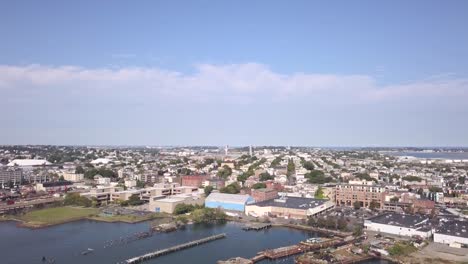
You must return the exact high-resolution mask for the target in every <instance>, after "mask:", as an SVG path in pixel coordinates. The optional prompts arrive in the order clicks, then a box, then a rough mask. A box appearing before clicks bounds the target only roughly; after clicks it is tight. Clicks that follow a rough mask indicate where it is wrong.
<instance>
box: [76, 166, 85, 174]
mask: <svg viewBox="0 0 468 264" xmlns="http://www.w3.org/2000/svg"><path fill="white" fill-rule="evenodd" d="M75 173H76V174H83V173H85V170H84V169H83V167H81V166H77V167H76V168H75Z"/></svg>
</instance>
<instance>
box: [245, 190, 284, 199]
mask: <svg viewBox="0 0 468 264" xmlns="http://www.w3.org/2000/svg"><path fill="white" fill-rule="evenodd" d="M251 196H252V197H253V198H254V200H255V202H262V201H266V200H272V199H275V198H277V197H278V191H276V190H274V189H267V188H263V189H252V191H251Z"/></svg>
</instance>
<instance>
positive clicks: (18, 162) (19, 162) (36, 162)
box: [7, 159, 52, 167]
mask: <svg viewBox="0 0 468 264" xmlns="http://www.w3.org/2000/svg"><path fill="white" fill-rule="evenodd" d="M51 164H52V163H50V162H48V161H47V160H45V159H15V160H12V161H11V162H10V163H8V165H7V166H19V167H32V166H43V165H51Z"/></svg>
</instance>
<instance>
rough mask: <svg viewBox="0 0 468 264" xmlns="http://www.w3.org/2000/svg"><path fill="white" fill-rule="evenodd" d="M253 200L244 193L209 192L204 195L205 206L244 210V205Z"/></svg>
mask: <svg viewBox="0 0 468 264" xmlns="http://www.w3.org/2000/svg"><path fill="white" fill-rule="evenodd" d="M253 202H254V199H253V198H252V197H251V196H250V195H246V194H228V193H211V194H210V195H208V197H206V200H205V207H208V208H221V209H223V210H231V211H240V212H244V211H245V206H246V205H247V204H250V203H253Z"/></svg>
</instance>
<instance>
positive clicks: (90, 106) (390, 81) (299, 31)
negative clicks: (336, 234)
mask: <svg viewBox="0 0 468 264" xmlns="http://www.w3.org/2000/svg"><path fill="white" fill-rule="evenodd" d="M1 7H2V8H0V16H1V17H2V20H3V21H4V23H1V24H0V32H2V35H3V36H4V38H3V40H2V42H1V43H0V48H1V50H2V56H1V57H0V91H1V93H2V97H3V98H6V99H4V100H2V104H0V111H2V112H3V113H4V114H3V115H1V116H0V122H1V123H2V124H3V125H2V129H1V131H0V139H1V140H0V144H8V145H14V144H33V145H35V144H41V145H46V144H54V145H143V146H144V145H151V146H157V145H178V146H181V145H216V146H223V145H226V144H229V145H233V146H248V145H251V144H254V145H291V146H350V147H359V146H363V147H365V146H371V147H372V146H383V147H385V146H389V147H394V146H415V147H430V146H464V147H466V146H468V138H467V137H466V135H467V134H468V123H467V122H464V120H466V116H467V114H468V104H467V103H466V102H467V101H468V71H467V69H468V60H467V59H468V51H467V49H466V48H465V47H466V46H468V34H467V33H468V32H467V30H468V29H467V28H466V27H465V26H464V25H466V24H467V23H468V18H467V17H466V15H465V13H466V12H464V11H465V10H467V7H468V4H467V3H466V2H464V1H453V2H451V4H450V5H447V4H445V3H443V2H440V1H413V2H411V3H407V2H403V1H400V3H399V4H398V3H397V2H392V3H373V2H372V1H362V2H359V3H358V4H356V3H340V2H327V3H326V4H318V3H308V2H305V1H304V2H296V4H295V5H288V4H281V3H270V2H266V1H259V2H256V3H249V4H248V6H245V5H244V6H242V5H233V4H229V3H217V2H209V1H206V2H205V1H203V2H199V3H184V4H183V5H181V4H180V3H177V1H174V2H172V1H171V3H162V2H149V1H148V2H140V3H139V4H138V5H135V4H132V3H128V2H127V3H125V2H123V1H122V2H120V1H116V2H113V5H112V6H111V5H109V4H106V3H95V2H92V1H80V2H79V3H63V2H60V1H43V2H41V3H35V2H32V3H29V4H28V5H23V4H21V2H20V1H18V2H14V3H2V4H1ZM84 17H86V19H83V18H84Z"/></svg>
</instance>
